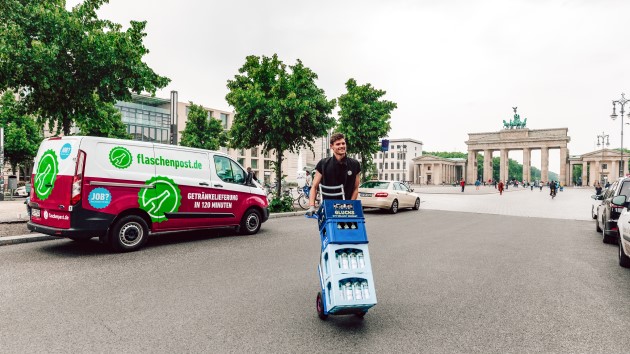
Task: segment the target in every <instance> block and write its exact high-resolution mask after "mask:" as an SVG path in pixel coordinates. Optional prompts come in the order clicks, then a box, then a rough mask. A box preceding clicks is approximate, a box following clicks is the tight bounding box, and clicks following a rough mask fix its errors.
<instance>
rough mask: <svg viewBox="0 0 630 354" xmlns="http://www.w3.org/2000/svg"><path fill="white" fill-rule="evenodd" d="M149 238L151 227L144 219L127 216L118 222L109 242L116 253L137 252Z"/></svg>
mask: <svg viewBox="0 0 630 354" xmlns="http://www.w3.org/2000/svg"><path fill="white" fill-rule="evenodd" d="M148 238H149V227H148V226H147V223H146V221H144V219H143V218H141V217H139V216H137V215H127V216H125V217H123V218H121V219H120V220H118V221H117V222H116V224H115V225H114V227H113V228H112V233H111V235H110V238H109V241H110V244H111V247H112V249H113V250H114V251H116V252H133V251H137V250H139V249H140V248H142V246H144V244H145V243H147V240H148Z"/></svg>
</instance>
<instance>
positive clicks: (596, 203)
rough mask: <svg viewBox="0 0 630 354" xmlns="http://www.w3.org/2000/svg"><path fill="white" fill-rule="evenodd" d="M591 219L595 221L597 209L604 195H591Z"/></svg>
mask: <svg viewBox="0 0 630 354" xmlns="http://www.w3.org/2000/svg"><path fill="white" fill-rule="evenodd" d="M591 199H593V200H592V201H591V217H592V218H593V220H597V208H599V206H600V205H602V201H603V200H604V194H603V193H602V194H593V195H592V196H591Z"/></svg>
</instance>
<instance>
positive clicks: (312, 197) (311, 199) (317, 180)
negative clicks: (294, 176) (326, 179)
mask: <svg viewBox="0 0 630 354" xmlns="http://www.w3.org/2000/svg"><path fill="white" fill-rule="evenodd" d="M321 181H322V174H321V173H319V171H315V178H314V179H313V185H312V186H311V193H310V195H309V196H308V205H309V206H315V196H317V191H318V189H317V188H318V187H319V183H320V182H321Z"/></svg>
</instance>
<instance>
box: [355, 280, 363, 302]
mask: <svg viewBox="0 0 630 354" xmlns="http://www.w3.org/2000/svg"><path fill="white" fill-rule="evenodd" d="M352 287H353V288H354V298H355V299H356V300H361V299H363V289H362V287H361V283H359V282H358V281H355V282H354V284H352Z"/></svg>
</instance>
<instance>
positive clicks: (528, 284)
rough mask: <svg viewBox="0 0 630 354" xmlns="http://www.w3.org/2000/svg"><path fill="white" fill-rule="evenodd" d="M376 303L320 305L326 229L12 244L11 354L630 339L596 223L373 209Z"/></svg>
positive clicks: (451, 347) (0, 322)
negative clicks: (356, 312)
mask: <svg viewBox="0 0 630 354" xmlns="http://www.w3.org/2000/svg"><path fill="white" fill-rule="evenodd" d="M367 230H368V235H369V239H370V245H369V247H370V254H371V258H372V262H373V273H374V277H375V283H376V292H377V295H378V300H379V303H378V304H377V305H376V306H375V307H374V308H373V309H372V310H370V312H369V313H368V314H367V315H366V316H365V318H364V319H363V320H361V319H359V318H357V317H354V316H337V317H335V316H331V317H329V319H328V321H321V320H319V318H318V317H317V315H316V312H315V295H316V293H317V291H318V286H319V283H318V278H317V262H318V257H319V235H318V233H317V231H316V223H315V222H314V221H313V220H307V219H304V218H302V217H292V218H282V219H273V220H270V221H269V222H268V223H266V224H264V225H263V228H262V230H261V232H260V233H259V234H258V235H255V236H232V235H225V234H218V233H206V234H204V233H197V234H187V235H170V236H162V237H160V238H153V239H152V240H151V241H150V242H149V244H148V245H147V247H146V248H144V249H143V250H141V251H139V252H135V253H130V254H111V253H108V252H107V251H106V250H105V249H104V248H103V247H101V246H100V245H99V244H98V243H97V242H95V241H94V242H90V243H87V244H81V243H76V242H72V241H66V240H58V241H57V240H55V241H47V242H37V243H27V244H20V245H14V246H10V247H0V294H2V297H1V300H0V352H6V353H17V352H140V351H144V352H169V353H170V352H212V353H218V352H221V353H223V352H226V353H227V352H231V353H243V352H267V353H280V352H283V353H285V352H292V353H296V352H300V353H302V352H336V353H339V352H343V353H358V352H383V353H392V352H414V353H418V352H424V353H452V352H466V353H510V352H518V353H523V352H556V353H580V352H604V353H623V352H627V349H628V348H629V347H630V337H628V336H627V332H628V328H630V306H628V304H629V302H630V291H629V290H630V270H627V269H623V268H621V267H619V265H618V264H617V259H616V252H617V248H616V246H614V245H605V244H603V243H602V242H601V238H600V237H599V235H598V234H597V233H595V231H594V227H592V222H586V221H575V220H557V219H541V218H531V217H530V218H524V217H514V216H502V215H489V214H474V213H460V212H448V211H435V210H421V211H420V212H417V211H404V212H401V213H399V214H397V215H387V214H383V213H378V212H375V213H372V212H370V213H368V215H367Z"/></svg>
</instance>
